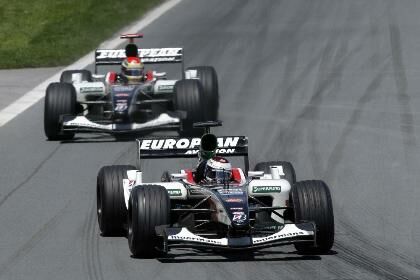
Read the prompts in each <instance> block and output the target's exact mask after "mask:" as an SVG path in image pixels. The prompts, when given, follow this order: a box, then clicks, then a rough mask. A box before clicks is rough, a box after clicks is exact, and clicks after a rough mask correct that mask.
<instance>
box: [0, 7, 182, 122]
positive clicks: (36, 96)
mask: <svg viewBox="0 0 420 280" xmlns="http://www.w3.org/2000/svg"><path fill="white" fill-rule="evenodd" d="M181 1H182V0H168V1H166V2H164V3H163V4H161V5H160V6H158V7H156V8H154V9H152V10H151V11H150V12H148V13H146V14H145V15H144V16H143V17H142V18H141V19H140V20H139V21H137V22H134V23H133V24H131V25H129V26H126V27H125V28H123V29H122V30H121V31H120V32H118V34H121V33H136V32H138V31H139V30H141V29H143V28H145V27H146V26H148V25H149V24H151V23H152V22H153V21H155V20H156V19H157V18H159V17H160V16H161V15H163V14H164V13H166V12H167V11H168V10H170V9H171V8H172V7H174V6H175V5H177V4H178V3H179V2H181ZM120 44H121V39H119V37H117V38H115V37H114V38H112V39H110V40H107V41H105V42H103V43H102V44H101V45H100V48H106V49H114V48H116V47H118V45H120ZM94 52H95V51H91V52H90V53H88V54H87V55H85V56H84V57H82V58H80V59H79V60H78V61H76V62H75V63H73V64H71V65H69V66H67V67H66V68H65V69H62V71H64V70H69V69H83V68H85V67H86V66H88V65H89V64H91V63H93V57H94ZM59 78H60V73H57V74H55V75H53V76H51V77H50V78H48V79H47V80H45V81H44V82H42V83H41V84H39V85H37V86H36V87H35V88H33V89H32V90H30V91H29V92H27V93H25V94H24V95H23V96H21V97H20V98H19V99H17V100H16V101H14V102H13V103H11V104H10V105H8V106H7V107H5V108H3V109H2V110H1V111H0V127H2V126H3V125H5V124H6V123H8V122H9V121H11V120H12V119H14V118H15V117H16V116H17V115H19V114H21V113H23V112H24V111H25V110H26V109H28V108H29V107H31V106H32V105H34V104H35V103H37V102H38V101H39V100H41V99H42V98H43V97H44V96H45V89H46V88H47V86H48V84H50V83H52V82H54V81H58V80H59Z"/></svg>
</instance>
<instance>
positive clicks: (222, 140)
mask: <svg viewBox="0 0 420 280" xmlns="http://www.w3.org/2000/svg"><path fill="white" fill-rule="evenodd" d="M136 142H137V160H138V162H137V165H138V168H139V169H140V162H141V159H152V158H198V153H199V151H200V142H201V138H187V137H184V138H173V137H164V138H144V139H137V140H136ZM217 143H218V148H217V150H216V155H219V156H223V157H232V156H243V157H244V165H245V171H246V172H248V170H249V159H248V137H246V136H222V137H217Z"/></svg>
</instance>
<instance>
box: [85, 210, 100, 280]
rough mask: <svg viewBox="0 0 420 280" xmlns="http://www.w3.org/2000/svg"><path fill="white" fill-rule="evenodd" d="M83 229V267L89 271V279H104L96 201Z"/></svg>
mask: <svg viewBox="0 0 420 280" xmlns="http://www.w3.org/2000/svg"><path fill="white" fill-rule="evenodd" d="M83 229H84V231H83V238H82V242H83V246H82V248H83V253H82V254H83V267H84V270H85V271H86V272H87V276H88V277H87V279H89V280H104V279H105V278H104V275H103V272H102V266H101V259H100V257H99V246H98V243H99V228H98V225H97V222H96V205H95V203H92V207H91V208H90V210H89V213H88V215H87V216H86V220H85V223H84V225H83Z"/></svg>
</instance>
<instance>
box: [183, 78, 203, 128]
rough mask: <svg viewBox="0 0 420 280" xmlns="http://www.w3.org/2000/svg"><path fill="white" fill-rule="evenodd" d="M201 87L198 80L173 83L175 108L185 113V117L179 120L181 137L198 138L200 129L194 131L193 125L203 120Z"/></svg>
mask: <svg viewBox="0 0 420 280" xmlns="http://www.w3.org/2000/svg"><path fill="white" fill-rule="evenodd" d="M202 93H203V87H202V86H201V83H200V82H199V81H198V80H180V81H177V82H176V83H175V108H176V110H180V111H185V112H186V113H187V116H186V118H185V119H183V120H181V125H182V128H181V130H180V134H181V135H182V136H200V135H201V134H202V132H203V130H202V129H194V128H193V123H195V122H201V121H204V120H205V115H204V110H203V108H204V106H206V105H205V104H204V99H203V97H202V96H203V94H202Z"/></svg>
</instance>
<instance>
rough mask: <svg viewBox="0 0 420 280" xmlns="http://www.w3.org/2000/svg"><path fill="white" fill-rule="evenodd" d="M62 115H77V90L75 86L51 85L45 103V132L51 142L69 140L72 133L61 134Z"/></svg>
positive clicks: (72, 135)
mask: <svg viewBox="0 0 420 280" xmlns="http://www.w3.org/2000/svg"><path fill="white" fill-rule="evenodd" d="M61 115H76V90H75V89H74V87H73V85H71V84H65V83H51V84H50V85H49V86H48V87H47V91H46V95H45V103H44V131H45V135H46V136H47V138H48V139H49V140H69V139H72V138H73V137H74V133H72V132H66V133H63V132H61V123H60V116H61Z"/></svg>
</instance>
